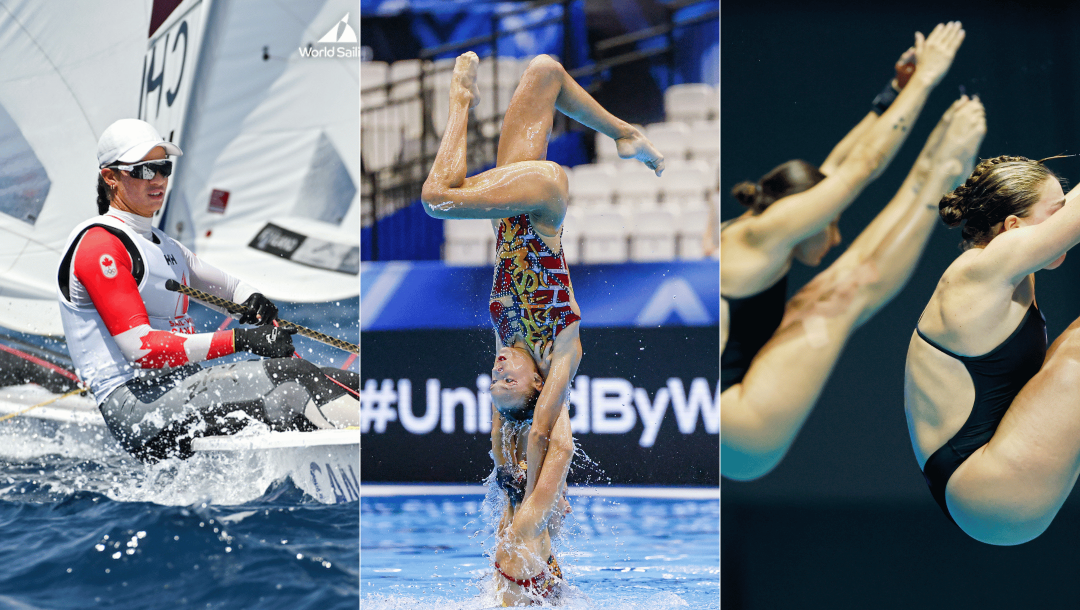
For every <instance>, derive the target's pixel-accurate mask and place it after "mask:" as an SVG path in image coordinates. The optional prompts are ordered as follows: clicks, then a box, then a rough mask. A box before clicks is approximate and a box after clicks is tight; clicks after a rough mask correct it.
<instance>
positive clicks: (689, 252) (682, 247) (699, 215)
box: [675, 206, 709, 260]
mask: <svg viewBox="0 0 1080 610" xmlns="http://www.w3.org/2000/svg"><path fill="white" fill-rule="evenodd" d="M708 224H709V208H708V207H707V206H698V207H695V208H690V209H684V210H682V211H681V213H680V214H679V215H678V216H677V217H676V219H675V226H676V229H677V231H678V234H679V258H681V259H684V260H698V259H701V258H704V257H705V253H704V250H703V248H702V241H703V239H704V237H705V231H706V230H707V228H708Z"/></svg>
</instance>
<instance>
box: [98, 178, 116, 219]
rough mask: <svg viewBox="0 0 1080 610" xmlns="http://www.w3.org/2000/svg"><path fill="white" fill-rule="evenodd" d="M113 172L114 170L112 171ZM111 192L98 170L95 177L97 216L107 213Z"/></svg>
mask: <svg viewBox="0 0 1080 610" xmlns="http://www.w3.org/2000/svg"><path fill="white" fill-rule="evenodd" d="M114 171H115V170H114ZM112 196H113V191H112V188H110V187H109V183H108V182H105V178H104V177H102V175H101V170H98V175H97V211H98V214H104V213H105V212H108V211H109V203H111V202H112Z"/></svg>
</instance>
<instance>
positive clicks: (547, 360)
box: [530, 341, 555, 379]
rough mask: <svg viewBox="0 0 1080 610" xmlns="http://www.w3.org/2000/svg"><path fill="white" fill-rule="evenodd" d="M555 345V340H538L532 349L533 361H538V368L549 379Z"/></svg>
mask: <svg viewBox="0 0 1080 610" xmlns="http://www.w3.org/2000/svg"><path fill="white" fill-rule="evenodd" d="M554 347H555V341H547V342H541V341H537V342H536V343H534V344H533V346H532V349H531V350H530V353H531V354H532V359H533V362H534V363H536V370H537V372H538V373H540V376H541V377H543V378H544V379H547V376H548V371H550V370H551V350H552V349H553V348H554Z"/></svg>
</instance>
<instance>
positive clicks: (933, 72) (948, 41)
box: [913, 21, 965, 87]
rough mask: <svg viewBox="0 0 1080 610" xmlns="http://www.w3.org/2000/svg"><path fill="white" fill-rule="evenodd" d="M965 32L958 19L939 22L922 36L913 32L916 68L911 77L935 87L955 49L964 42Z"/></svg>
mask: <svg viewBox="0 0 1080 610" xmlns="http://www.w3.org/2000/svg"><path fill="white" fill-rule="evenodd" d="M964 36H965V32H964V29H963V27H962V26H961V25H960V22H959V21H950V22H949V23H947V24H946V23H939V24H937V26H936V27H935V28H934V31H932V32H930V35H929V36H927V37H925V38H924V37H923V35H922V33H921V32H915V57H916V62H917V66H918V67H917V68H916V69H915V74H914V76H913V78H917V79H920V80H921V81H922V83H923V84H924V85H925V86H928V87H936V86H937V84H938V83H940V82H941V79H942V78H944V77H945V73H946V72H948V71H949V66H951V65H952V62H953V58H954V57H956V50H957V49H959V48H960V44H961V43H962V42H964Z"/></svg>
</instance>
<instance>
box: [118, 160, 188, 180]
mask: <svg viewBox="0 0 1080 610" xmlns="http://www.w3.org/2000/svg"><path fill="white" fill-rule="evenodd" d="M172 165H173V162H172V161H170V160H168V159H154V160H153V161H140V162H139V163H132V164H130V165H119V164H117V165H110V166H109V167H114V168H116V169H122V170H124V171H125V172H128V173H129V174H131V177H132V178H138V179H140V180H153V179H154V174H161V175H162V177H164V178H168V177H169V174H171V173H172Z"/></svg>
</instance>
